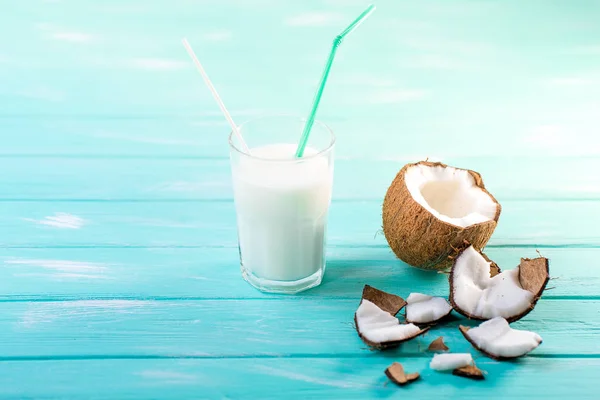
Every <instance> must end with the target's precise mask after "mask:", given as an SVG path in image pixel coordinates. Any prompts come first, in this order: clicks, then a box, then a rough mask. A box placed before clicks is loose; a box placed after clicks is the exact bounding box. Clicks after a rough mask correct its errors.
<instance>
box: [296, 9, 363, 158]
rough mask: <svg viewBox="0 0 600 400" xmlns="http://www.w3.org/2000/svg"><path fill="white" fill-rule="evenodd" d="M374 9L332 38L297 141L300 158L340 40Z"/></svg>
mask: <svg viewBox="0 0 600 400" xmlns="http://www.w3.org/2000/svg"><path fill="white" fill-rule="evenodd" d="M373 11H375V5H374V4H371V5H370V6H369V7H367V9H366V10H365V11H363V12H362V14H360V15H359V16H358V17H357V18H356V19H355V20H354V22H352V23H351V24H350V25H348V27H347V28H346V29H344V30H343V31H342V33H340V34H339V35H337V36H336V37H335V39H333V46H332V47H331V53H329V58H328V59H327V64H325V69H324V70H323V76H322V77H321V83H320V84H319V89H317V93H316V94H315V100H314V102H313V106H312V109H311V110H310V114H309V115H308V119H307V120H306V124H305V125H304V131H303V132H302V137H301V138H300V143H298V149H297V150H296V157H297V158H300V157H302V155H303V154H304V148H305V147H306V143H308V136H309V135H310V130H311V129H312V126H313V124H314V123H315V115H316V114H317V108H319V103H320V102H321V96H323V90H324V89H325V84H326V83H327V77H328V76H329V71H330V70H331V64H333V59H334V58H335V53H336V52H337V48H338V47H339V46H340V44H342V40H344V38H345V37H346V35H348V34H349V33H350V32H352V31H353V30H355V29H356V28H358V26H359V25H360V24H361V23H362V22H363V21H364V20H365V19H367V17H368V16H369V15H370V14H371V13H372V12H373Z"/></svg>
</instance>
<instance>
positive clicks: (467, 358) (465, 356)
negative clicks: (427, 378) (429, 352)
mask: <svg viewBox="0 0 600 400" xmlns="http://www.w3.org/2000/svg"><path fill="white" fill-rule="evenodd" d="M471 364H473V356H471V354H470V353H451V354H436V355H434V356H433V358H432V359H431V362H430V363H429V367H430V368H431V369H434V370H436V371H450V370H454V369H457V368H462V367H466V366H467V365H471Z"/></svg>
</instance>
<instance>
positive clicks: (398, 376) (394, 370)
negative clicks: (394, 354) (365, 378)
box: [385, 362, 420, 386]
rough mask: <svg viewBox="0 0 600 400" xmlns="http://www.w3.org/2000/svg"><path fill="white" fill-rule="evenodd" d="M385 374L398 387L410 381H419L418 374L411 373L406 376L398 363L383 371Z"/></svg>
mask: <svg viewBox="0 0 600 400" xmlns="http://www.w3.org/2000/svg"><path fill="white" fill-rule="evenodd" d="M385 374H386V375H387V377H388V378H390V380H391V381H392V382H394V383H396V384H398V385H400V386H402V385H406V384H407V383H411V382H412V381H416V380H417V379H419V377H420V375H419V373H418V372H413V373H411V374H407V373H405V372H404V367H402V364H400V363H397V362H395V363H393V364H392V365H390V366H389V367H387V369H386V370H385Z"/></svg>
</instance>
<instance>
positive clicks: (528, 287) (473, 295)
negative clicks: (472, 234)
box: [449, 246, 550, 322]
mask: <svg viewBox="0 0 600 400" xmlns="http://www.w3.org/2000/svg"><path fill="white" fill-rule="evenodd" d="M549 279H550V275H549V262H548V259H547V258H544V257H538V258H535V259H528V258H523V259H521V263H520V264H519V266H518V267H517V268H515V269H512V270H505V271H503V272H501V271H500V268H499V267H498V266H497V265H496V264H495V263H494V262H493V261H491V260H490V259H489V258H488V257H487V256H486V255H485V254H483V253H482V252H481V251H479V250H477V249H476V248H475V247H473V246H469V247H466V248H464V249H462V250H461V251H460V252H459V254H458V255H457V256H456V257H455V259H454V265H453V267H452V270H451V271H450V277H449V283H450V298H449V300H450V304H452V307H453V308H454V310H456V311H457V312H459V313H460V314H462V315H464V316H466V317H467V318H470V319H477V320H488V319H492V318H495V317H503V318H505V319H506V320H507V321H508V322H514V321H517V320H519V319H521V318H523V317H524V316H526V315H527V314H528V313H529V312H531V311H532V310H533V308H534V307H535V305H536V303H537V301H538V300H539V299H540V297H541V296H542V293H543V291H544V289H545V288H546V285H547V283H548V281H549Z"/></svg>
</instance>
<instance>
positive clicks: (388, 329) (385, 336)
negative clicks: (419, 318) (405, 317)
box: [355, 300, 421, 343]
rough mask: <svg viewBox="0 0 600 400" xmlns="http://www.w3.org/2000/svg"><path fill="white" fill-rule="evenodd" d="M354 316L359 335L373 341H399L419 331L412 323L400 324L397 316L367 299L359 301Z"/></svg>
mask: <svg viewBox="0 0 600 400" xmlns="http://www.w3.org/2000/svg"><path fill="white" fill-rule="evenodd" d="M355 317H356V327H357V329H358V332H359V333H360V335H361V336H362V337H363V338H365V339H366V340H368V341H370V342H373V343H386V342H399V341H403V340H406V339H410V338H412V337H414V336H415V335H417V334H418V333H419V332H420V331H421V329H420V328H419V327H418V326H416V325H414V324H400V321H399V320H398V318H396V317H394V316H393V315H392V314H390V313H388V312H387V311H383V310H382V309H381V308H379V307H377V306H376V305H375V304H373V303H372V302H370V301H369V300H363V301H362V302H361V304H360V306H359V307H358V310H356V314H355Z"/></svg>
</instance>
